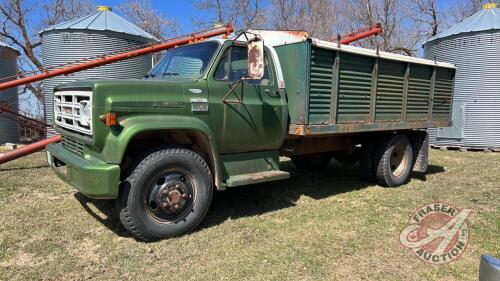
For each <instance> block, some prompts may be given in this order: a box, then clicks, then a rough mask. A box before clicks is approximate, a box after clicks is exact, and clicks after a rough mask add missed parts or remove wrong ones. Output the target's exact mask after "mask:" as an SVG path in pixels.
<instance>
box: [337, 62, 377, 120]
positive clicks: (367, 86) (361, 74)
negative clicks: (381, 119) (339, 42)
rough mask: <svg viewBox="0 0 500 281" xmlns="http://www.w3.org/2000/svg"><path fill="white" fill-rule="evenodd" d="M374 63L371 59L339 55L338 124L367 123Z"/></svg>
mask: <svg viewBox="0 0 500 281" xmlns="http://www.w3.org/2000/svg"><path fill="white" fill-rule="evenodd" d="M374 62H375V59H374V58H372V57H367V56H361V55H357V54H350V53H340V77H339V94H338V103H337V104H338V105H337V122H338V123H350V122H356V123H366V122H369V120H370V98H371V91H372V74H373V66H374Z"/></svg>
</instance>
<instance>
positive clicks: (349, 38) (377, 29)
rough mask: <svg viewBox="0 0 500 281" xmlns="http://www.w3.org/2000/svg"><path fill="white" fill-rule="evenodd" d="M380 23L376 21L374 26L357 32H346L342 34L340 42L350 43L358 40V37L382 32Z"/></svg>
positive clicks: (361, 37)
mask: <svg viewBox="0 0 500 281" xmlns="http://www.w3.org/2000/svg"><path fill="white" fill-rule="evenodd" d="M382 31H383V30H382V25H381V24H380V23H377V24H376V25H375V26H373V27H370V28H368V29H364V30H360V31H357V32H353V33H351V34H347V35H345V36H342V38H341V39H340V44H346V45H347V44H350V43H352V42H354V41H358V40H360V39H363V38H366V37H370V36H373V35H379V34H381V33H382Z"/></svg>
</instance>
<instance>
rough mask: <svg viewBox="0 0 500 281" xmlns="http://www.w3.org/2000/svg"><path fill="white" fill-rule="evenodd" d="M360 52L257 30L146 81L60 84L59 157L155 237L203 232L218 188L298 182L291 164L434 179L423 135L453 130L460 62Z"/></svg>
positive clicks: (186, 54)
mask: <svg viewBox="0 0 500 281" xmlns="http://www.w3.org/2000/svg"><path fill="white" fill-rule="evenodd" d="M270 35H271V36H270ZM278 35H279V36H278ZM242 37H244V39H242ZM276 41H277V42H276ZM321 44H324V46H321ZM352 48H353V47H349V46H340V45H338V46H337V44H333V43H332V44H327V43H325V42H320V41H314V40H312V39H311V38H309V37H308V36H307V34H306V33H273V32H271V31H266V32H259V31H246V32H244V33H242V34H239V35H238V36H237V37H235V38H232V39H214V40H207V41H203V42H200V43H196V44H190V45H186V46H182V47H177V48H174V49H171V50H169V51H168V52H166V54H165V55H164V57H163V58H162V59H161V60H160V61H159V62H158V63H157V64H156V66H155V67H154V68H153V69H152V70H151V71H150V72H149V73H148V74H147V75H146V76H145V78H144V79H138V80H87V81H78V82H74V83H68V84H64V85H60V86H58V87H56V88H55V90H54V119H55V121H54V122H55V128H56V130H57V131H58V132H59V133H60V134H61V135H62V141H61V143H58V144H51V145H49V146H48V147H47V158H48V162H49V163H50V165H51V166H52V167H53V168H54V170H55V171H56V173H57V174H58V176H59V177H61V178H62V179H63V180H65V181H66V182H68V183H69V184H71V185H73V186H74V187H76V188H77V189H78V190H79V191H80V192H81V193H83V194H84V195H86V196H88V197H90V198H96V199H116V202H117V208H118V211H119V213H120V220H121V221H122V223H123V225H124V226H125V228H126V229H127V230H129V231H130V232H131V233H133V234H134V235H135V236H136V237H137V238H138V239H142V240H156V239H161V238H166V237H172V236H176V235H180V234H183V233H186V232H189V231H191V230H193V229H194V228H195V227H196V226H197V225H198V224H199V223H200V222H201V220H202V219H203V217H204V216H205V214H206V212H207V210H208V208H209V206H210V202H211V199H212V195H213V192H214V190H224V189H226V188H230V187H235V186H241V185H248V184H255V183H260V182H266V181H274V180H281V179H286V178H289V177H290V172H289V171H282V170H280V166H279V157H280V156H287V157H290V158H291V159H292V161H293V162H294V164H295V165H296V166H297V167H298V168H304V169H323V168H325V167H327V166H328V163H329V161H330V160H331V158H332V157H335V158H336V159H337V160H341V161H345V162H356V161H357V160H359V161H360V168H361V171H362V175H363V176H364V177H365V178H366V179H368V180H371V181H374V182H378V183H379V184H381V185H385V186H399V185H401V184H404V183H405V182H407V181H408V180H409V177H410V173H411V171H412V170H420V171H423V170H425V167H426V164H427V150H426V149H427V145H428V144H427V143H426V139H427V134H426V133H425V131H424V130H423V129H425V128H427V127H432V126H448V125H449V124H450V118H449V117H450V116H449V112H448V111H450V112H451V102H449V99H450V98H452V89H450V87H449V85H450V83H452V82H453V75H454V66H452V65H447V64H437V63H435V62H431V61H425V60H418V59H406V58H402V56H401V57H394V55H389V54H385V55H384V54H383V55H382V56H381V55H380V53H375V51H373V52H368V51H362V50H361V51H360V50H358V49H361V48H354V49H352ZM363 50H364V49H363ZM363 52H364V53H363ZM345 58H348V59H345ZM391 63H392V64H391ZM420 68H422V69H420ZM413 69H419V71H418V73H417V74H414V73H412V72H411V71H412V70H413ZM425 71H429V73H428V74H429V75H427V72H425ZM386 72H387V73H386ZM420 72H422V73H423V72H425V73H424V74H422V75H423V76H422V77H417V78H415V79H416V80H412V79H413V78H412V77H413V76H412V75H420V74H421V73H420ZM419 73H420V74H419ZM346 74H351V75H352V76H351V77H347V78H346V77H345V75H346ZM426 75H427V76H428V77H427V76H426ZM356 79H358V80H356ZM391 79H393V80H391ZM427 82H428V86H427V88H425V85H427ZM321 83H323V84H321ZM384 83H385V84H384ZM412 83H413V84H412ZM415 83H417V84H416V85H417V86H416V87H417V88H416V89H417V90H418V91H420V92H418V93H417V95H416V97H417V100H416V103H412V102H413V100H412V97H413V96H412V89H413V88H412V85H414V84H415ZM380 85H386V87H384V86H382V87H381V86H380ZM422 85H424V87H423V86H422ZM391 86H392V88H391ZM356 87H358V88H359V87H360V88H359V89H356ZM387 88H390V89H387ZM345 89H348V91H347V92H346V91H345ZM349 89H354V90H353V91H351V92H349ZM387 94H388V95H387ZM391 95H392V96H398V95H400V98H399V96H398V97H397V98H392V99H391V98H390V97H389V98H387V96H391ZM425 95H427V96H425ZM349 96H350V97H352V99H351V100H347V102H346V103H345V104H344V101H345V97H349ZM421 96H423V97H424V102H427V101H428V100H431V101H432V100H433V97H434V98H442V100H443V101H442V103H444V105H442V104H439V105H435V104H432V103H431V104H430V105H429V104H426V105H425V108H423V107H418V106H420V104H421V101H420V100H419V98H420V99H422V98H421ZM377 97H378V98H377ZM318 101H319V103H318ZM385 101H389V102H388V103H387V102H385ZM398 101H399V102H400V103H401V105H400V106H399V107H398V106H396V107H395V106H394V104H395V103H396V102H398ZM414 104H416V105H417V109H418V110H420V111H418V110H417V111H418V112H420V113H422V114H423V115H422V116H424V118H422V119H418V118H417V119H415V120H413V119H411V116H412V115H411V114H412V111H411V109H412V108H411V106H413V105H414ZM357 105H361V106H360V107H359V108H358V107H356V106H357ZM365 105H366V106H365ZM345 108H348V109H349V108H350V110H351V112H352V113H351V114H350V115H349V114H348V115H345V112H346V111H345ZM379 108H382V109H381V110H379ZM394 108H396V109H394ZM398 108H399V109H398ZM422 108H423V109H427V111H425V112H423V111H422V110H423V109H422ZM408 109H410V110H408ZM377 110H379V111H380V112H379V111H377ZM421 111H422V112H421ZM387 112H388V113H391V114H392V113H394V112H395V117H394V118H393V117H392V116H389V117H390V118H389V119H388V120H377V118H378V117H379V116H387V114H386V115H384V113H387ZM348 113H349V112H348ZM439 114H440V115H439ZM389 115H390V114H389ZM346 116H347V117H348V118H347V119H346V120H343V119H342V118H344V117H346ZM349 118H350V119H349Z"/></svg>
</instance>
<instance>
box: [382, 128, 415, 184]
mask: <svg viewBox="0 0 500 281" xmlns="http://www.w3.org/2000/svg"><path fill="white" fill-rule="evenodd" d="M374 168H375V176H376V179H377V182H378V183H379V184H380V185H382V186H386V187H397V186H401V185H403V184H405V183H407V182H408V181H409V180H410V174H411V170H412V168H413V150H412V146H411V143H410V140H409V139H408V137H406V136H405V135H399V134H398V135H391V136H387V137H385V138H383V139H382V140H381V141H380V143H379V144H378V146H377V150H376V152H375V159H374Z"/></svg>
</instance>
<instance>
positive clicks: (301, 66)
mask: <svg viewBox="0 0 500 281" xmlns="http://www.w3.org/2000/svg"><path fill="white" fill-rule="evenodd" d="M275 50H276V53H277V54H278V58H279V60H280V64H281V68H282V72H283V78H284V80H285V83H286V85H285V86H286V92H287V97H288V111H289V116H290V123H292V124H301V125H303V124H306V117H307V116H306V115H307V111H306V107H307V100H306V99H307V97H308V90H307V89H308V87H309V86H308V83H309V64H310V63H309V53H310V51H309V50H310V45H309V43H308V42H301V43H295V44H289V45H284V46H278V47H275Z"/></svg>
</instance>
